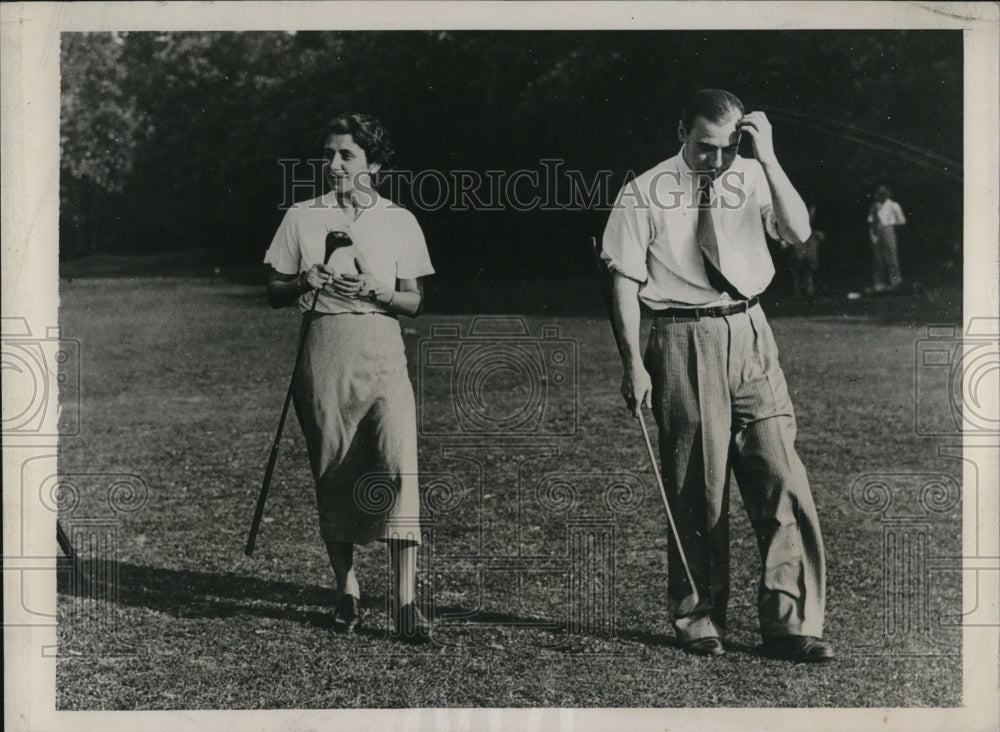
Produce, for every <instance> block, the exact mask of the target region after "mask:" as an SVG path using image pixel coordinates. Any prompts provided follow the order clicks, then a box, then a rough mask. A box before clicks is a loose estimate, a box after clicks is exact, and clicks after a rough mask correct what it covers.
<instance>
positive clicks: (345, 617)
mask: <svg viewBox="0 0 1000 732" xmlns="http://www.w3.org/2000/svg"><path fill="white" fill-rule="evenodd" d="M359 625H361V610H360V608H359V606H358V598H356V597H355V596H354V595H342V596H341V598H340V599H339V600H337V604H336V606H334V609H333V629H334V630H335V631H337V632H338V633H353V632H354V631H355V630H356V629H357V628H358V626H359Z"/></svg>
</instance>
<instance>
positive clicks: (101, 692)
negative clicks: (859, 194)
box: [57, 277, 962, 710]
mask: <svg viewBox="0 0 1000 732" xmlns="http://www.w3.org/2000/svg"><path fill="white" fill-rule="evenodd" d="M594 295H595V297H599V293H597V292H596V291H595V293H594ZM61 297H62V300H61V321H62V322H61V325H62V328H63V335H64V336H65V337H68V338H75V339H78V340H79V341H80V344H81V359H82V369H83V381H82V384H81V395H82V403H81V411H80V420H81V425H82V430H81V434H80V435H79V436H77V437H70V438H67V439H65V440H64V441H63V447H62V454H61V458H60V461H61V462H60V469H61V472H62V473H63V474H70V475H72V474H83V473H88V472H89V473H105V474H109V473H129V474H134V475H137V476H139V477H140V478H141V479H142V481H144V483H145V485H146V486H147V487H148V498H147V500H146V501H145V503H144V504H143V505H142V506H141V507H139V508H138V510H135V511H132V512H130V513H126V514H120V515H116V516H115V519H116V521H117V524H114V527H113V528H114V531H115V544H114V546H113V549H112V550H110V551H106V552H105V555H104V556H105V557H106V556H107V555H108V554H109V553H110V555H111V556H112V557H113V558H116V559H117V564H116V565H113V566H114V568H116V572H117V573H116V575H112V576H111V577H112V580H113V581H109V582H106V583H104V584H101V585H99V586H98V585H94V586H92V587H91V588H90V590H87V591H76V590H74V585H73V583H72V582H71V581H70V578H69V577H68V576H67V575H65V574H64V575H63V576H62V577H61V580H60V585H59V587H60V594H59V618H60V628H59V634H60V651H59V653H60V655H59V661H58V666H57V708H59V709H67V710H69V709H73V710H126V709H227V708H228V709H265V708H274V709H285V708H403V707H536V706H538V707H550V706H554V707H686V706H705V707H714V706H731V707H740V706H751V707H753V706H760V707H770V706H778V707H781V706H837V707H873V706H874V707H899V706H903V707H905V706H956V705H959V704H960V703H961V688H962V673H961V656H960V652H961V646H960V636H959V631H958V630H957V629H956V628H955V627H948V622H947V620H946V619H945V618H946V616H948V615H954V614H957V613H960V612H961V611H962V607H961V577H960V575H959V573H958V572H957V571H941V570H934V571H929V572H928V573H927V575H923V574H922V573H921V572H920V571H918V570H919V567H918V568H916V569H915V568H914V566H913V565H906V564H905V563H903V561H902V558H900V557H901V555H896V554H891V555H886V554H885V552H884V546H886V545H887V541H886V537H887V536H889V535H890V533H891V531H890V528H889V524H887V523H886V522H885V521H883V518H884V517H883V515H882V514H879V513H873V512H870V511H865V510H862V507H861V506H859V505H858V502H857V501H855V500H852V495H851V488H852V485H854V484H855V482H856V481H858V480H865V478H864V477H863V476H866V475H869V474H876V475H875V477H878V476H882V477H881V480H883V482H887V483H889V484H892V485H891V488H892V490H894V491H896V492H897V494H898V495H899V496H904V494H905V495H906V500H903V498H899V499H898V500H897V502H896V503H894V504H893V510H895V511H897V513H896V514H893V516H895V517H896V518H898V517H899V516H900V515H902V514H900V513H898V512H899V511H902V512H904V513H905V512H907V511H909V512H910V513H912V514H913V515H914V516H916V517H917V519H916V524H918V525H915V526H916V527H915V528H912V529H911V532H913V533H914V534H917V533H919V534H920V537H918V538H919V539H920V540H921V541H926V545H923V544H918V545H915V546H918V548H919V547H924V546H926V555H928V556H931V557H933V556H936V555H949V554H951V555H957V554H959V553H960V541H959V539H960V530H961V506H960V505H958V504H957V503H953V504H951V505H948V506H946V507H945V510H944V511H943V512H931V513H930V514H927V513H926V512H922V510H921V507H920V503H919V500H918V497H917V496H916V493H917V492H919V488H920V486H921V485H923V484H924V483H926V482H927V476H928V475H935V474H944V475H945V476H952V477H953V478H956V479H957V478H958V476H960V463H959V461H957V460H950V459H946V458H943V457H941V456H940V455H939V453H938V450H937V447H938V443H937V442H935V441H934V440H930V439H928V438H924V437H919V436H918V435H916V434H915V432H914V428H913V423H914V409H915V405H914V352H915V344H916V343H917V341H918V340H919V339H920V338H922V337H923V336H924V335H925V332H926V327H925V326H926V323H921V322H912V321H908V320H907V319H900V318H882V317H879V315H878V314H877V313H875V314H872V313H860V314H857V313H856V314H853V315H850V316H845V315H842V314H838V313H837V312H833V310H834V309H832V308H831V309H829V310H831V312H827V313H826V314H822V315H812V316H792V315H786V316H780V315H778V316H776V317H774V318H773V319H772V327H773V329H774V331H775V335H776V337H777V340H778V344H779V347H780V348H781V352H782V364H783V367H784V370H785V373H786V376H787V379H788V382H789V386H790V388H791V389H792V392H793V398H794V401H795V404H796V409H797V416H798V422H799V439H798V446H799V450H800V455H801V457H802V459H803V461H804V462H805V464H806V467H807V469H808V471H809V475H810V479H811V483H812V487H813V493H814V495H815V498H816V502H817V504H818V508H819V512H820V518H821V521H822V526H823V531H824V535H825V541H826V549H827V561H828V578H827V581H828V601H827V632H826V636H827V638H828V639H830V640H831V641H832V642H833V643H834V644H835V647H836V649H837V652H838V658H837V659H836V660H835V661H834V662H833V663H831V664H828V665H825V666H818V667H811V666H805V665H798V666H796V665H791V664H788V663H783V662H779V661H773V660H769V659H765V658H763V657H762V656H761V655H760V653H759V638H758V636H757V632H756V612H755V592H756V589H755V588H756V582H757V576H758V573H759V564H760V563H759V559H758V556H757V552H756V545H755V542H754V539H753V537H752V535H751V533H750V529H749V526H748V523H747V521H746V519H745V517H744V514H743V511H742V507H741V505H740V501H739V498H738V494H735V493H734V496H733V500H732V505H731V514H732V547H731V553H732V570H731V572H732V596H731V600H730V628H729V632H728V646H729V648H730V652H729V653H728V654H727V655H726V656H724V657H722V658H720V659H714V660H705V659H699V658H694V657H691V656H688V655H686V654H684V653H683V652H681V651H680V650H679V649H678V648H677V646H676V645H675V642H674V640H673V634H672V631H671V629H670V626H669V623H668V619H667V613H666V604H665V591H666V556H665V555H666V531H667V528H666V526H667V524H666V518H665V515H664V511H663V507H662V505H661V504H660V499H659V497H658V492H657V490H656V487H655V483H654V482H653V478H652V474H651V472H650V471H649V466H648V462H647V458H646V456H645V450H644V448H643V446H642V442H641V436H640V434H639V432H638V430H637V428H636V425H635V424H634V423H633V422H632V420H630V419H629V418H627V416H626V414H625V412H624V408H623V407H622V405H621V404H620V396H619V395H618V381H619V378H620V367H619V365H618V362H617V354H616V353H615V351H614V346H613V341H612V338H611V333H610V329H609V327H608V325H607V323H606V322H605V321H604V319H603V318H600V317H598V316H592V317H582V316H576V317H574V316H566V315H552V316H532V317H529V318H527V320H526V322H527V326H528V328H529V330H530V332H531V334H532V337H535V336H537V335H539V334H540V333H541V332H542V327H543V326H545V325H557V326H558V327H559V337H560V338H562V339H567V340H568V341H569V343H570V344H571V345H572V348H573V349H575V361H576V363H577V364H578V367H579V368H578V374H576V375H574V373H573V370H572V369H571V368H570V369H569V370H567V371H566V372H565V378H564V380H563V381H562V382H560V383H559V384H558V385H557V384H556V383H555V381H554V380H549V381H548V382H546V384H545V385H544V386H543V392H542V395H541V397H540V398H542V399H546V400H547V401H545V402H544V414H543V424H544V426H545V427H546V428H547V429H550V432H551V433H552V434H540V435H539V434H531V433H523V434H521V435H516V434H515V435H507V436H503V437H497V436H491V435H478V436H477V435H475V434H473V435H472V436H469V435H466V436H457V437H456V436H454V435H449V434H443V432H445V431H447V430H448V429H449V428H450V427H452V426H453V425H454V424H455V420H454V418H453V414H454V413H453V411H452V409H453V404H454V400H453V395H452V390H453V386H452V383H453V382H452V381H451V380H450V379H449V378H448V376H447V375H446V373H445V372H444V371H442V370H441V369H440V368H438V369H437V370H425V371H423V372H422V373H418V366H419V362H420V342H421V339H426V338H428V337H429V336H430V333H431V328H432V327H434V326H447V325H457V326H459V327H460V329H461V331H462V332H463V333H465V332H467V330H468V328H469V327H470V324H471V318H470V317H468V316H449V315H435V314H433V313H431V314H427V315H425V316H422V317H421V318H419V319H417V320H415V321H404V323H403V325H404V326H405V328H406V329H407V330H406V335H405V338H406V342H407V350H408V354H409V360H410V368H411V376H412V378H413V381H414V384H415V387H418V399H419V400H420V405H421V408H422V411H421V425H422V427H423V430H424V434H422V436H421V442H420V459H421V470H422V473H423V474H424V481H423V483H422V487H423V488H424V489H425V491H426V493H427V500H428V502H429V509H428V510H427V511H425V514H424V518H425V519H426V524H427V527H429V529H430V531H431V534H432V536H431V537H430V538H431V541H429V542H428V543H427V545H426V546H425V549H424V550H423V551H422V555H421V556H422V562H423V565H422V570H421V574H420V590H421V592H422V593H423V594H424V597H425V598H428V599H429V600H430V601H432V602H433V607H434V612H435V614H436V615H437V621H436V635H437V642H436V643H435V644H433V645H432V646H430V647H423V648H414V647H407V646H402V645H400V644H398V643H394V642H392V641H390V640H387V639H386V638H385V634H386V624H387V616H386V613H385V606H386V572H385V561H386V559H385V556H384V550H383V549H382V547H381V545H371V546H369V547H366V548H363V549H361V550H360V551H359V553H358V555H359V556H358V570H359V579H360V581H361V585H362V591H363V593H364V597H363V599H362V606H363V608H364V610H365V612H366V624H365V627H364V629H363V631H362V632H360V633H359V634H358V635H356V636H354V637H348V638H344V637H340V636H337V635H334V634H333V633H332V631H331V629H330V625H329V616H330V605H331V602H332V598H333V591H332V581H333V580H332V573H331V572H330V570H329V568H328V566H327V561H326V557H325V553H324V551H323V547H322V544H321V542H320V540H319V536H318V531H317V527H316V519H315V509H314V503H313V493H312V486H311V479H310V475H309V471H308V466H307V462H306V456H305V447H304V441H303V439H302V435H301V432H300V431H299V428H298V425H297V424H296V422H295V420H294V418H293V417H292V418H290V420H289V423H288V425H287V428H286V430H285V434H284V438H283V442H282V447H281V455H280V457H279V461H278V466H277V470H276V473H275V479H274V482H273V484H272V492H271V496H270V498H269V502H268V505H267V509H266V513H265V517H266V518H265V523H264V524H263V526H262V530H261V534H260V536H259V539H258V545H257V550H256V552H255V554H254V556H253V557H252V558H247V557H245V556H244V554H243V547H244V544H245V542H246V536H247V529H248V527H249V522H250V518H251V515H252V511H253V505H254V501H255V500H256V494H257V490H258V488H259V486H260V480H261V477H262V474H263V470H264V466H265V464H266V461H267V456H268V451H269V449H270V445H271V441H272V439H273V435H274V429H275V427H276V424H277V419H278V415H279V413H280V409H281V404H282V399H283V398H284V394H285V390H286V389H287V385H288V379H289V375H290V370H291V365H292V359H293V356H294V347H295V337H296V326H297V316H296V314H295V313H294V312H292V311H289V310H285V311H273V310H271V309H270V308H268V307H267V306H266V304H265V303H264V298H263V290H262V288H261V287H256V286H250V285H243V284H233V283H231V282H228V281H225V280H223V279H220V278H215V279H212V278H202V279H196V278H181V277H162V278H144V279H130V278H119V279H74V280H72V281H64V282H63V283H62V287H61ZM886 307H889V306H886ZM595 312H599V310H598V311H595ZM490 322H491V323H493V324H494V325H495V322H494V321H490ZM927 322H941V321H940V320H937V321H931V320H928V321H927ZM435 340H436V341H442V340H443V339H441V338H440V337H439V338H436V339H435ZM522 340H523V339H522ZM540 348H541V349H542V350H540V351H538V353H544V354H546V358H547V357H548V355H549V351H547V350H544V349H546V348H548V346H541V347H540ZM564 352H566V353H569V354H570V356H572V355H573V351H571V350H570V346H565V348H564ZM512 379H513V377H510V376H509V374H508V375H503V374H501V375H499V376H497V378H496V379H494V380H493V381H491V382H489V384H491V385H492V386H494V387H496V388H497V389H499V390H500V393H487V394H486V395H485V397H484V398H485V399H486V400H487V402H488V406H489V408H492V409H494V410H502V409H503V408H504V406H505V405H508V406H509V405H510V404H516V403H517V402H518V400H520V401H521V402H524V403H527V402H528V401H530V400H531V399H532V398H534V397H537V396H538V394H537V393H532V392H531V391H530V390H526V389H525V387H524V385H523V384H522V383H520V382H518V381H517V380H516V379H513V380H512ZM505 380H507V381H505ZM574 386H575V387H576V389H577V393H576V397H575V398H574V388H573V387H574ZM557 387H558V389H559V391H558V393H557ZM546 390H547V391H546ZM504 400H507V401H506V402H505V401H504ZM490 405H491V406H490ZM925 407H926V408H936V409H945V408H946V407H942V406H940V405H937V406H930V405H929V404H928V405H924V404H922V405H921V408H922V409H923V408H925ZM650 424H651V427H652V423H651V421H650ZM574 432H575V434H573V433H574ZM952 442H957V440H953V441H952ZM78 480H79V483H80V486H81V493H80V501H79V504H78V505H77V507H76V509H75V510H74V511H73V512H72V513H71V514H69V513H67V514H64V515H63V517H62V521H63V523H64V525H66V526H67V527H73V528H75V529H77V530H78V529H80V527H84V526H85V525H86V521H87V520H88V519H91V520H92V519H100V518H101V517H104V518H105V519H107V517H108V516H109V514H108V509H107V504H106V501H105V498H104V493H105V491H106V482H107V481H105V482H104V483H102V482H101V481H99V480H93V479H86V478H84V477H81V478H79V479H78ZM869 482H870V481H869ZM616 484H619V487H618V488H617V489H612V488H611V486H614V485H616ZM867 495H868V497H869V498H871V499H872V500H875V499H876V498H877V497H878V496H877V492H870V493H869V494H867ZM906 501H909V502H908V503H907V502H906ZM887 510H888V509H887ZM920 517H923V518H920ZM911 523H912V522H911ZM588 532H590V533H589V534H588ZM78 535H79V534H78ZM595 536H597V537H598V538H601V537H603V540H604V541H605V543H604V544H601V543H600V542H599V541H597V539H594V538H593V537H595ZM892 536H898V535H897V534H893V535H892ZM581 537H582V538H581ZM588 537H590V538H589V539H588ZM893 541H895V539H894V540H893ZM893 546H900V544H893ZM902 546H903V547H904V550H906V546H907V545H905V544H903V545H902ZM78 549H79V550H80V552H81V555H82V556H83V558H84V561H85V566H92V565H86V562H93V561H96V560H98V559H100V557H98V556H97V555H96V554H95V553H94V551H93V550H92V549H91V548H88V547H83V546H79V547H78ZM913 551H914V554H913V555H911V556H918V555H919V557H923V556H925V555H923V554H920V552H919V551H918V550H917V549H914V550H913ZM904 558H905V557H904ZM918 564H919V562H918ZM899 567H903V569H900V570H899V571H898V572H897V571H896V570H897V569H898V568H899ZM887 573H888V575H889V576H891V577H892V578H894V579H893V581H892V582H891V583H890V584H891V585H892V587H893V588H895V589H894V590H893V591H892V592H889V593H886V592H885V588H886V587H887V582H886V580H885V577H886V576H887ZM900 577H902V578H903V579H906V580H907V582H902V581H901V580H899V578H900ZM95 587H96V590H95ZM571 590H572V591H571ZM101 591H103V592H104V593H105V595H106V597H103V598H101V597H98V598H97V599H95V598H94V597H93V595H94V594H95V592H96V594H100V592H101ZM581 623H582V626H583V627H582V632H581V628H580V627H579V626H580V624H581Z"/></svg>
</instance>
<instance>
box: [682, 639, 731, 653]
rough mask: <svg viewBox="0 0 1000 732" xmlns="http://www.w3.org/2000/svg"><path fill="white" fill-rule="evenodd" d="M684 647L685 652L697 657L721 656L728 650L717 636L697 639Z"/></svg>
mask: <svg viewBox="0 0 1000 732" xmlns="http://www.w3.org/2000/svg"><path fill="white" fill-rule="evenodd" d="M682 647H683V648H684V650H685V651H687V652H688V653H692V654H694V655H695V656H721V655H722V654H723V653H725V652H726V649H725V648H723V647H722V641H720V640H719V639H718V638H716V637H715V636H707V637H705V638H695V639H694V640H691V641H688V642H687V643H685V644H684V645H683V646H682Z"/></svg>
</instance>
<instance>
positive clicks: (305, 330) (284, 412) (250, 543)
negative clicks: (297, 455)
mask: <svg viewBox="0 0 1000 732" xmlns="http://www.w3.org/2000/svg"><path fill="white" fill-rule="evenodd" d="M319 293H320V290H319V289H317V290H316V294H315V295H313V301H312V306H311V307H310V308H309V312H308V313H307V314H306V317H305V320H304V322H303V323H302V330H301V332H300V333H299V345H298V350H297V351H296V353H295V365H294V366H293V367H292V378H291V380H290V381H289V383H288V393H287V394H285V405H284V406H283V407H282V408H281V418H280V419H279V420H278V431H277V433H276V434H275V435H274V444H273V445H271V454H270V456H269V457H268V459H267V470H266V471H264V482H263V484H261V487H260V494H259V495H258V496H257V508H256V509H255V510H254V513H253V522H252V523H251V524H250V537H249V538H248V539H247V547H246V549H245V550H244V552H245V554H246V555H247V556H248V557H249V556H250V555H251V554H253V548H254V545H255V544H256V543H257V531H258V530H259V529H260V520H261V518H262V517H263V515H264V503H265V502H266V501H267V493H268V490H269V489H270V487H271V475H272V474H273V473H274V465H275V463H276V462H277V461H278V447H279V445H280V444H281V433H282V431H284V429H285V419H286V418H287V417H288V406H289V405H290V404H291V403H292V393H293V392H294V390H295V374H296V372H298V370H299V360H300V359H301V358H302V351H303V350H305V345H306V336H307V335H308V334H309V325H310V323H312V316H313V313H314V312H315V311H316V303H317V302H319Z"/></svg>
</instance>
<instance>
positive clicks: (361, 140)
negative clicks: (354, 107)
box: [319, 112, 395, 168]
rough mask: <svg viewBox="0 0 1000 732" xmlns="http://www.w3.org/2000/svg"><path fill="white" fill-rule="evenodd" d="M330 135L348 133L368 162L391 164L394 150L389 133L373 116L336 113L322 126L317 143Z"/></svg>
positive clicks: (320, 142)
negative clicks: (362, 151)
mask: <svg viewBox="0 0 1000 732" xmlns="http://www.w3.org/2000/svg"><path fill="white" fill-rule="evenodd" d="M330 135H350V136H351V139H353V140H354V142H355V144H357V146H358V147H360V148H361V149H362V150H364V151H365V158H366V159H367V160H368V162H369V163H378V164H379V165H381V166H382V167H383V168H387V167H389V166H390V165H391V164H392V161H393V158H394V156H395V150H394V149H393V147H392V142H390V140H389V133H388V132H386V130H385V127H383V126H382V123H381V122H379V121H378V120H377V119H376V118H375V117H372V116H371V115H370V114H361V113H360V112H345V113H344V114H340V115H337V116H336V117H334V118H333V119H331V120H330V121H329V122H327V123H326V125H325V126H324V127H323V131H322V132H321V133H320V138H319V144H320V146H323V145H325V144H326V141H327V139H328V138H329V137H330Z"/></svg>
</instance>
